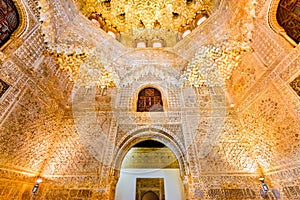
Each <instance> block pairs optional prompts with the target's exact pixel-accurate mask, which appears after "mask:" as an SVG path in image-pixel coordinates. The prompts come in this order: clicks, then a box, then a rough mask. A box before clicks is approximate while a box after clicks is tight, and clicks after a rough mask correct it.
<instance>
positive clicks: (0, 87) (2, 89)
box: [0, 79, 9, 98]
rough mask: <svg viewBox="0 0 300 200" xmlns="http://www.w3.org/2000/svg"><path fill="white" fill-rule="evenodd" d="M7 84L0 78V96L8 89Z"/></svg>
mask: <svg viewBox="0 0 300 200" xmlns="http://www.w3.org/2000/svg"><path fill="white" fill-rule="evenodd" d="M8 88H9V85H8V84H7V83H5V82H4V81H2V80H1V79H0V98H1V97H2V95H3V94H4V93H5V92H6V90H8Z"/></svg>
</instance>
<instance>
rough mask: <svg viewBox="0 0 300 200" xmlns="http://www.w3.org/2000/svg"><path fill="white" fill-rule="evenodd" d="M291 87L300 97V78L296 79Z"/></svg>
mask: <svg viewBox="0 0 300 200" xmlns="http://www.w3.org/2000/svg"><path fill="white" fill-rule="evenodd" d="M290 86H291V87H292V88H293V90H295V92H296V93H297V94H298V96H299V97H300V76H298V77H297V78H295V79H294V80H293V81H292V82H291V83H290Z"/></svg>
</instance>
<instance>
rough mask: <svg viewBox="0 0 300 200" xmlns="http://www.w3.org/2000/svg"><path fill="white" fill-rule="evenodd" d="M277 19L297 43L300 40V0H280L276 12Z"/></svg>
mask: <svg viewBox="0 0 300 200" xmlns="http://www.w3.org/2000/svg"><path fill="white" fill-rule="evenodd" d="M276 17H277V21H278V23H279V25H280V26H282V27H283V29H284V30H285V31H286V33H287V35H288V36H290V37H291V38H292V39H293V40H295V41H296V42H297V43H299V42H300V0H281V1H280V3H279V6H278V9H277V13H276Z"/></svg>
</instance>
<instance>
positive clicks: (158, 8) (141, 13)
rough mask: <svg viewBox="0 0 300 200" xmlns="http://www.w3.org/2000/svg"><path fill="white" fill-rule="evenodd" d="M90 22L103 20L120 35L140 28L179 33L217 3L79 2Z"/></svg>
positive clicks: (179, 0)
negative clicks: (197, 15) (91, 19)
mask: <svg viewBox="0 0 300 200" xmlns="http://www.w3.org/2000/svg"><path fill="white" fill-rule="evenodd" d="M76 2H77V4H78V7H79V10H80V11H81V12H82V14H84V15H85V16H86V17H88V18H93V19H94V20H95V19H97V18H99V19H100V18H101V20H102V21H105V24H106V26H107V27H114V28H116V29H117V30H118V31H120V32H124V31H128V30H134V29H137V28H157V29H160V28H162V29H165V30H173V31H179V30H180V29H181V28H182V27H184V26H186V25H189V24H190V25H191V24H192V21H193V19H194V18H195V17H196V14H197V12H199V13H200V12H201V11H203V10H207V9H209V10H212V9H213V8H214V6H215V5H214V1H203V0H76ZM97 16H98V17H97Z"/></svg>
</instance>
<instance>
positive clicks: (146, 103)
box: [137, 88, 164, 112]
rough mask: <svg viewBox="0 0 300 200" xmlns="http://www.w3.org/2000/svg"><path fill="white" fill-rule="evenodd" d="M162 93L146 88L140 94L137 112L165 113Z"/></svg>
mask: <svg viewBox="0 0 300 200" xmlns="http://www.w3.org/2000/svg"><path fill="white" fill-rule="evenodd" d="M163 111H164V110H163V102H162V98H161V93H160V91H159V90H157V89H155V88H145V89H143V90H141V91H140V92H139V95H138V101H137V112H163Z"/></svg>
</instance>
